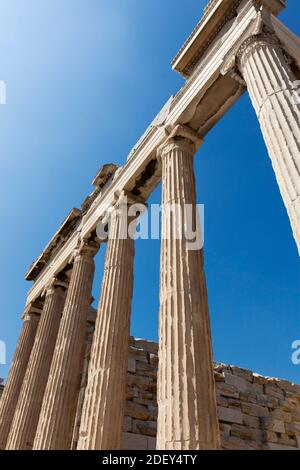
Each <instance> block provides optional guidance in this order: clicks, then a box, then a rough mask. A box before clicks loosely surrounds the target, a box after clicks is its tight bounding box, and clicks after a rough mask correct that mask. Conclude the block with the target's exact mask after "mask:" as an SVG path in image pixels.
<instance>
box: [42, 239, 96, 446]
mask: <svg viewBox="0 0 300 470" xmlns="http://www.w3.org/2000/svg"><path fill="white" fill-rule="evenodd" d="M98 249H99V245H98V243H96V242H85V241H84V242H82V244H81V246H80V248H79V249H78V250H76V253H75V256H74V265H73V269H72V273H71V279H70V284H69V288H68V292H67V297H66V302H65V306H64V310H63V315H62V320H61V323H60V328H59V332H58V338H57V342H56V346H55V350H54V355H53V360H52V364H51V368H50V373H49V379H48V383H47V386H46V390H45V394H44V399H43V404H42V409H41V413H40V417H39V422H38V426H37V432H36V437H35V440H34V446H33V448H34V449H35V450H66V449H70V448H71V441H72V434H73V428H74V421H75V415H76V407H77V401H78V394H79V388H80V380H81V372H82V366H83V356H84V345H85V339H86V322H87V315H88V311H89V308H90V302H91V298H92V285H93V278H94V270H95V266H94V256H95V254H96V253H97V251H98Z"/></svg>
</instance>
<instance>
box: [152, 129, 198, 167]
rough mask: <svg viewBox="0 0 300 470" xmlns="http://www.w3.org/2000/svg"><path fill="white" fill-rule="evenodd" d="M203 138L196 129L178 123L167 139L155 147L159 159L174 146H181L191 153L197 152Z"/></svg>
mask: <svg viewBox="0 0 300 470" xmlns="http://www.w3.org/2000/svg"><path fill="white" fill-rule="evenodd" d="M202 143H203V139H202V137H201V136H200V135H199V134H198V132H197V131H195V130H194V129H192V128H191V127H189V126H185V125H182V124H178V125H177V126H176V127H175V128H174V129H173V130H172V131H171V132H170V134H169V135H168V137H167V139H166V140H165V142H163V144H161V145H160V146H159V147H158V149H157V158H158V160H159V161H161V160H162V158H163V157H164V156H165V155H167V154H168V153H169V152H170V151H171V150H172V149H174V148H181V149H184V150H185V151H187V152H189V153H192V154H193V155H194V154H195V153H196V152H197V150H198V149H199V147H200V146H201V145H202Z"/></svg>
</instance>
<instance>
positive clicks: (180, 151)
mask: <svg viewBox="0 0 300 470" xmlns="http://www.w3.org/2000/svg"><path fill="white" fill-rule="evenodd" d="M185 129H186V128H183V129H181V128H180V127H179V128H178V129H176V130H175V131H174V137H173V138H170V139H169V140H168V141H167V143H166V144H165V145H164V146H163V147H162V148H161V149H160V156H161V160H162V206H163V212H162V246H161V278H160V315H159V337H160V338H159V369H158V431H157V448H158V449H161V450H183V449H190V450H196V449H202V450H204V449H217V448H219V446H220V437H219V426H218V419H217V407H216V396H215V384H214V376H213V362H212V361H213V359H212V345H211V333H210V320H209V311H208V301H207V292H206V281H205V273H204V267H203V253H202V250H201V249H200V248H199V249H197V250H191V249H189V248H188V241H187V239H186V236H185V230H184V224H185V222H186V219H185V216H184V215H183V214H184V210H185V209H184V208H185V207H186V206H185V204H189V205H190V207H191V208H192V209H193V220H194V222H195V220H196V217H197V215H196V190H195V178H194V170H193V158H194V153H195V145H194V143H193V142H194V140H193V138H194V133H192V132H191V136H190V138H188V132H186V131H185ZM178 134H179V135H178ZM174 205H176V210H172V207H173V208H174V207H175V206H174Z"/></svg>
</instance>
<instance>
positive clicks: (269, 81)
mask: <svg viewBox="0 0 300 470" xmlns="http://www.w3.org/2000/svg"><path fill="white" fill-rule="evenodd" d="M284 8H285V0H211V1H210V2H209V3H208V5H207V6H206V8H205V10H204V13H203V16H202V19H201V20H200V22H199V23H198V24H197V26H196V27H195V29H194V30H193V32H192V33H191V34H190V36H189V37H188V39H187V40H186V42H185V43H184V44H183V46H182V48H181V49H180V51H179V52H178V54H177V56H176V57H175V59H174V60H173V63H172V66H173V69H174V70H175V71H176V72H179V73H180V74H181V75H182V76H183V77H184V79H185V83H184V85H183V87H182V88H181V90H180V91H179V92H178V93H177V94H176V95H175V96H172V97H171V98H170V99H169V100H168V102H167V103H166V105H165V106H164V107H163V109H162V110H161V111H160V113H159V114H158V115H157V117H156V118H155V120H154V121H153V122H152V124H151V125H150V126H149V128H148V129H147V130H146V131H145V133H144V135H143V136H142V137H141V138H140V140H139V141H138V142H137V144H136V145H135V146H134V147H133V149H132V151H131V152H130V154H129V155H128V158H127V161H126V162H125V163H124V166H122V167H119V168H118V167H116V166H115V165H113V164H110V163H108V164H106V165H104V166H103V167H102V169H101V170H100V171H99V173H98V174H97V175H96V177H95V179H94V180H93V186H94V191H93V192H92V194H91V195H89V196H88V197H87V199H86V200H85V201H84V202H83V204H82V207H81V209H80V210H79V209H73V210H72V211H71V212H70V213H69V215H68V216H67V218H66V219H65V221H64V222H63V224H62V225H61V226H60V227H59V228H58V231H57V232H56V233H55V234H54V236H53V238H52V239H51V240H50V241H49V243H48V245H47V246H46V248H45V249H44V251H43V252H42V253H41V255H40V256H39V257H38V258H37V260H36V261H35V262H34V263H33V264H32V265H31V267H30V269H29V271H28V272H27V274H26V279H27V280H28V281H33V285H32V287H31V289H30V290H29V292H28V296H27V300H26V304H25V309H24V313H23V315H22V321H23V327H22V330H21V334H20V338H19V341H18V344H17V347H16V351H15V354H14V358H13V361H12V364H11V368H10V372H9V376H8V379H7V382H6V385H5V388H4V391H3V394H2V398H1V403H0V449H17V450H18V449H28V450H29V449H40V450H50V449H74V448H77V449H79V450H82V449H86V450H87V449H91V450H92V449H100V450H101V449H106V450H107V449H110V450H113V449H121V448H122V446H123V441H122V439H123V437H122V433H123V422H124V409H125V395H126V375H127V370H128V348H129V347H130V344H131V343H130V342H132V341H133V340H132V339H130V311H131V299H132V289H133V261H134V239H133V237H127V238H126V237H120V236H118V235H117V234H118V233H119V229H120V224H121V220H120V216H119V215H118V214H120V213H121V211H115V212H114V214H115V215H114V216H112V215H111V214H112V212H110V211H108V208H110V207H115V208H117V209H118V208H119V207H120V206H121V205H122V201H123V200H124V195H125V196H126V201H127V202H126V207H127V208H130V207H131V206H132V205H133V204H136V203H139V204H140V203H146V201H147V199H148V197H149V196H150V194H151V192H152V191H153V190H154V188H155V187H156V186H157V185H158V184H159V183H160V181H161V182H162V207H163V212H162V234H167V233H168V234H169V236H166V237H162V242H161V261H160V262H161V269H160V311H159V347H158V359H157V361H158V378H157V403H158V417H157V436H156V446H157V449H162V450H166V449H176V450H181V449H192V450H197V449H200V450H202V449H219V448H220V446H221V441H220V426H219V420H218V413H217V401H216V385H215V380H214V370H213V359H212V341H211V333H210V320H209V311H208V301H207V290H206V281H205V272H204V257H203V250H202V249H198V250H188V249H187V240H186V239H185V237H182V238H181V239H180V238H178V237H176V236H175V232H178V230H179V232H181V231H183V224H184V221H183V220H182V218H176V214H175V215H174V213H171V212H169V211H168V210H167V208H168V207H169V205H170V204H172V203H173V202H176V204H178V205H179V206H183V205H184V204H190V205H192V207H195V206H196V188H195V177H194V170H193V160H194V155H195V154H196V152H197V151H198V150H199V149H200V150H199V155H201V148H200V147H201V146H203V145H205V136H206V135H207V133H208V132H209V131H210V130H211V129H212V127H213V126H214V125H215V124H216V123H217V122H218V121H219V119H220V118H221V117H222V116H223V115H224V114H225V113H226V112H227V110H229V109H230V108H231V106H233V105H234V103H235V102H236V101H237V100H238V99H239V98H240V97H241V96H242V94H243V93H244V92H246V91H248V93H249V95H250V98H251V102H252V104H253V107H254V109H255V112H256V115H257V119H258V121H259V123H260V127H261V132H262V135H263V138H264V140H265V144H266V146H267V149H268V152H269V156H270V159H271V161H272V166H273V169H274V172H275V175H276V179H277V182H278V187H279V191H280V193H281V195H282V198H283V201H284V204H285V207H286V210H287V214H288V217H289V220H290V223H291V228H292V231H293V235H294V238H295V242H296V244H297V247H298V250H299V252H300V100H299V93H298V91H297V88H299V80H300V39H299V38H298V37H296V36H295V35H294V34H293V33H292V32H291V31H290V30H289V29H288V28H287V27H286V26H285V25H284V24H282V23H281V22H280V21H279V20H278V19H277V16H278V14H279V13H280V12H281V10H283V9H284ZM108 220H109V224H108V226H109V231H110V235H115V236H109V237H108V239H107V242H106V243H107V247H106V259H105V268H104V275H103V280H102V290H101V296H100V301H99V307H98V311H95V310H94V309H93V308H92V307H91V302H92V287H93V278H94V257H95V255H96V254H97V252H98V250H99V248H100V245H101V243H104V242H103V241H101V240H100V239H99V237H98V236H97V232H96V228H97V226H98V224H99V223H100V222H101V221H104V222H103V224H105V223H107V221H108ZM91 332H93V335H92V336H93V338H92V340H90V341H89V340H88V339H89V338H90V339H91ZM149 354H150V353H149ZM147 357H148V356H147ZM149 357H150V358H151V354H150V356H149ZM150 362H151V361H150ZM149 364H150V363H148V362H147V361H144V367H145V370H147V367H148V368H149V367H150V366H149ZM146 366H147V367H146ZM149 370H150V369H149ZM231 375H233V376H234V374H231ZM238 376H239V374H238ZM142 377H146V375H145V374H144V375H143V376H142ZM146 378H147V377H146ZM146 378H145V381H146ZM244 379H245V378H244ZM244 379H243V380H244ZM231 380H232V379H231ZM240 380H242V378H241V377H240ZM145 383H146V382H145ZM147 383H148V385H149V381H148V382H147ZM262 386H263V385H262V383H261V382H259V380H258V381H257V387H262ZM264 386H265V387H266V386H270V384H269V385H268V384H267V385H266V384H265V385H264ZM278 393H279V392H278ZM289 393H291V391H290V392H289ZM275 398H276V397H275ZM249 406H250V405H249ZM270 406H271V405H270ZM270 406H269V408H270ZM224 409H225V411H223V414H224V416H225V417H226V416H227V415H226V408H224ZM228 410H229V411H228ZM230 410H231V412H232V413H234V410H233V408H232V409H230V408H227V413H229V412H230ZM236 419H237V418H236ZM249 425H250V424H249ZM75 435H76V438H74V436H75ZM74 443H75V444H74ZM299 446H300V441H299Z"/></svg>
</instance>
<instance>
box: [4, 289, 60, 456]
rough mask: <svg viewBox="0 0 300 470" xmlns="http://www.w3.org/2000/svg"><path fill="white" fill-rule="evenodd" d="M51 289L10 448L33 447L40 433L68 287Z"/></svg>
mask: <svg viewBox="0 0 300 470" xmlns="http://www.w3.org/2000/svg"><path fill="white" fill-rule="evenodd" d="M55 282H56V281H54V282H53V283H52V284H51V285H50V287H49V288H48V289H47V292H46V298H45V303H44V307H43V311H42V314H41V320H40V323H39V326H38V329H37V333H36V337H35V341H34V346H33V348H32V352H31V355H30V359H29V362H28V367H27V371H26V374H25V377H24V381H23V385H22V389H21V392H20V396H19V400H18V404H17V408H16V412H15V415H14V419H13V422H12V426H11V430H10V434H9V437H8V441H7V446H6V448H7V449H9V450H30V449H32V447H33V441H34V437H35V433H36V428H37V424H38V419H39V415H40V411H41V406H42V400H43V396H44V392H45V388H46V384H47V380H48V374H49V370H50V366H51V360H52V357H53V351H54V347H55V342H56V339H57V333H58V329H59V324H60V319H61V315H62V310H63V306H64V300H65V289H63V288H62V287H60V286H59V285H55Z"/></svg>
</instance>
